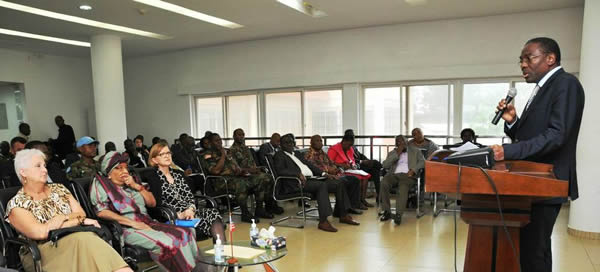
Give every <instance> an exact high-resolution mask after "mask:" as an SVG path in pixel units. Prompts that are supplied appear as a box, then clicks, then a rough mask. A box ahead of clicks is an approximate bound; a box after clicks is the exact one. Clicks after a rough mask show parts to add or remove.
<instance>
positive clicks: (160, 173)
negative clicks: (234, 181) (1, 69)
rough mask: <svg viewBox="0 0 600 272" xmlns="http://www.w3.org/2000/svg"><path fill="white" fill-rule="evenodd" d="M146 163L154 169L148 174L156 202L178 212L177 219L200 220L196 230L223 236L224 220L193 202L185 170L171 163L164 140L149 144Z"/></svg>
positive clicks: (206, 234) (214, 235)
mask: <svg viewBox="0 0 600 272" xmlns="http://www.w3.org/2000/svg"><path fill="white" fill-rule="evenodd" d="M148 164H149V165H150V166H153V167H155V168H156V170H155V171H152V173H150V174H148V175H147V176H146V178H148V183H149V184H150V190H151V191H152V193H153V195H154V197H155V198H156V204H157V205H165V206H167V207H169V208H171V209H173V210H175V211H176V212H177V217H178V218H179V219H192V218H198V219H200V223H199V224H198V227H197V228H196V231H199V232H202V234H204V235H205V236H208V237H213V240H215V239H216V238H217V234H218V235H219V236H220V237H221V239H224V237H225V235H224V227H223V219H222V218H221V215H220V214H219V211H218V210H217V209H214V208H213V209H208V208H204V209H198V208H197V207H196V205H195V204H194V194H193V193H192V190H191V189H190V186H189V185H188V182H190V180H188V179H186V177H185V175H184V172H183V171H181V170H180V169H178V168H177V166H175V165H174V164H173V160H172V159H171V151H170V150H169V146H168V144H167V142H164V141H161V142H158V143H157V144H155V145H154V146H152V149H151V150H150V157H149V159H148Z"/></svg>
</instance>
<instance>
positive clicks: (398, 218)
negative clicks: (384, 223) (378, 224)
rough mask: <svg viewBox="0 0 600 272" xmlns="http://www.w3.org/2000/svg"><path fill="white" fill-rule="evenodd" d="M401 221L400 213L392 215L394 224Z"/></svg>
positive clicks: (398, 223)
mask: <svg viewBox="0 0 600 272" xmlns="http://www.w3.org/2000/svg"><path fill="white" fill-rule="evenodd" d="M401 223H402V213H400V214H397V215H396V216H394V224H396V225H400V224H401Z"/></svg>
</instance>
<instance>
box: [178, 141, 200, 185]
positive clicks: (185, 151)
mask: <svg viewBox="0 0 600 272" xmlns="http://www.w3.org/2000/svg"><path fill="white" fill-rule="evenodd" d="M194 144H195V140H194V137H191V136H187V134H182V135H181V136H179V143H177V144H175V145H173V146H172V147H173V148H172V149H171V152H172V153H173V162H174V163H175V164H176V165H177V166H179V167H180V168H181V169H184V170H185V174H186V175H188V176H189V175H190V174H192V173H199V172H200V165H199V164H198V159H197V158H198V152H196V150H194Z"/></svg>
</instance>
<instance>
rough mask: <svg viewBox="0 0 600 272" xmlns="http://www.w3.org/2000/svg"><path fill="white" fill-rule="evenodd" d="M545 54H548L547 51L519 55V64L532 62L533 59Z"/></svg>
mask: <svg viewBox="0 0 600 272" xmlns="http://www.w3.org/2000/svg"><path fill="white" fill-rule="evenodd" d="M543 55H546V53H542V54H539V55H525V56H520V57H519V64H521V63H523V62H526V63H531V62H532V61H533V59H535V58H537V57H541V56H543Z"/></svg>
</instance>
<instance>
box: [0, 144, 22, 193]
mask: <svg viewBox="0 0 600 272" xmlns="http://www.w3.org/2000/svg"><path fill="white" fill-rule="evenodd" d="M26 143H27V141H26V140H25V139H24V138H22V137H18V136H17V137H14V138H12V140H10V156H9V157H8V159H7V160H5V161H2V163H0V179H2V181H3V183H4V186H6V187H15V186H21V182H20V181H19V178H18V177H17V173H16V172H15V160H14V158H15V155H16V154H17V152H19V151H21V150H23V149H24V148H25V144H26Z"/></svg>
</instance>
